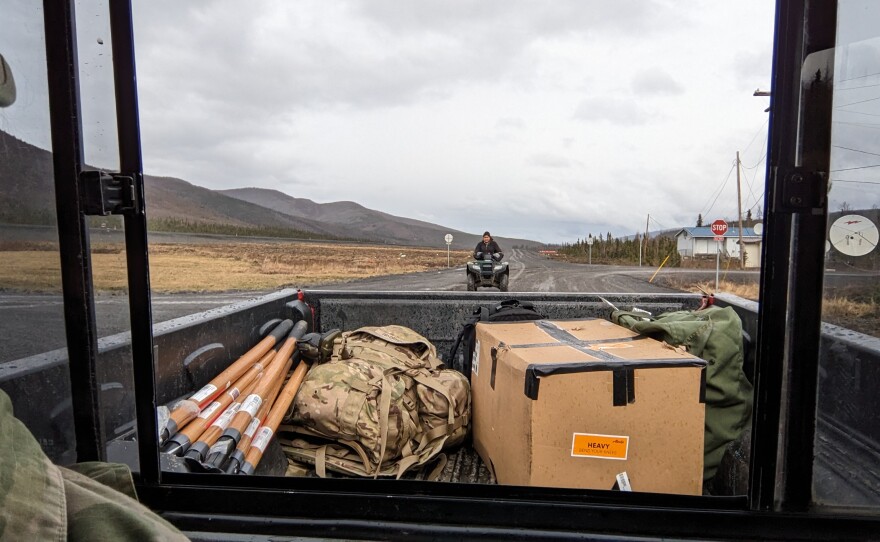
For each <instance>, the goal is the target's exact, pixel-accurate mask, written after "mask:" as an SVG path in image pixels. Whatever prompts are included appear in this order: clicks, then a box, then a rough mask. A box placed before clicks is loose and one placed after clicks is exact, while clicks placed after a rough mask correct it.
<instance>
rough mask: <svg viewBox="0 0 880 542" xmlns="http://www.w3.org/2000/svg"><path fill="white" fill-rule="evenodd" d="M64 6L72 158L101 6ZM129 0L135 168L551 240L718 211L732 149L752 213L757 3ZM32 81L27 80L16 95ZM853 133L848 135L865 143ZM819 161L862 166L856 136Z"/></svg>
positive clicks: (762, 68) (102, 28)
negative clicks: (136, 103) (72, 14)
mask: <svg viewBox="0 0 880 542" xmlns="http://www.w3.org/2000/svg"><path fill="white" fill-rule="evenodd" d="M12 1H13V2H14V3H16V4H19V5H20V6H23V7H20V8H19V9H18V11H19V12H20V16H21V18H22V21H23V23H25V24H13V25H12V29H11V34H8V35H10V36H11V38H8V39H10V40H11V41H13V42H15V41H16V40H18V42H19V43H21V42H24V41H27V40H28V39H31V40H33V37H32V34H33V33H34V28H33V24H36V23H32V24H31V28H30V29H29V27H28V24H27V23H28V22H29V19H33V18H34V17H36V16H37V15H39V17H41V14H40V13H39V11H35V10H34V8H32V7H30V6H28V4H32V3H30V2H26V1H24V0H12ZM849 3H850V4H853V3H855V2H849ZM15 9H16V8H13V14H15V13H16V11H15ZM77 9H78V13H77V23H78V25H79V27H80V39H79V55H80V68H81V73H82V75H83V78H84V85H83V98H82V100H83V112H84V128H85V133H86V141H87V145H86V156H87V159H88V161H89V162H90V163H93V164H96V165H99V166H104V167H108V168H112V167H115V163H116V158H115V153H116V146H115V144H114V142H113V139H114V137H115V125H114V121H113V116H112V107H108V105H109V104H112V83H111V82H110V79H109V78H110V70H109V67H110V66H109V61H110V60H109V55H110V39H109V30H107V28H106V17H105V16H104V13H105V12H106V0H90V1H81V2H77ZM134 9H135V40H136V52H137V70H138V87H139V100H140V112H141V131H142V141H143V153H144V168H145V171H146V172H147V173H149V174H155V175H167V176H174V177H179V178H182V179H185V180H187V181H189V182H192V183H194V184H197V185H200V186H205V187H208V188H217V189H224V188H236V187H246V186H256V187H263V188H272V189H276V190H280V191H282V192H285V193H287V194H289V195H291V196H295V197H302V198H309V199H312V200H314V201H317V202H321V203H323V202H330V201H339V200H350V201H355V202H358V203H360V204H362V205H364V206H366V207H369V208H372V209H377V210H380V211H384V212H387V213H391V214H395V215H400V216H406V217H409V218H416V219H421V220H426V221H429V222H434V223H439V224H443V225H446V226H449V227H451V228H455V229H460V230H465V231H468V232H471V233H478V232H482V231H483V230H484V229H490V230H491V231H492V232H493V233H494V234H496V235H500V236H505V237H522V238H529V239H534V240H540V241H545V242H563V241H574V240H576V239H578V238H583V237H585V236H586V235H587V234H588V233H592V234H594V235H596V234H602V235H604V234H605V232H609V231H610V232H611V233H612V235H616V236H617V235H631V234H633V233H635V232H636V231H643V230H644V229H645V226H646V221H647V219H648V216H649V215H650V217H651V221H650V229H651V230H657V229H662V228H674V227H680V226H692V225H694V223H695V221H696V219H697V215H698V214H702V215H703V217H704V219H705V220H706V221H707V222H711V221H712V220H714V219H716V218H725V219H729V220H734V219H735V218H736V214H737V200H736V173H735V170H734V167H733V166H734V160H735V157H736V152H737V151H740V152H741V158H742V163H743V170H742V194H743V212H744V213H745V211H746V210H747V209H752V212H753V213H754V214H757V213H758V211H759V210H760V208H761V207H763V202H762V197H763V192H764V188H763V186H764V168H765V162H764V158H765V153H766V137H767V117H768V115H767V113H765V112H764V109H765V108H766V107H767V106H768V104H769V99H768V98H762V97H754V96H753V95H752V94H753V92H754V91H755V89H757V88H761V89H763V90H769V87H770V72H771V54H772V38H773V35H772V34H773V16H774V13H773V2H770V1H769V0H742V1H739V2H718V1H717V0H705V1H693V0H687V1H685V0H680V1H679V0H656V1H653V0H616V1H613V2H611V1H606V0H570V1H564V0H553V1H550V0H545V1H521V0H480V1H468V2H465V1H459V0H435V1H401V0H364V1H356V0H349V1H340V0H315V1H300V0H297V1H282V0H279V1H259V2H253V1H250V2H245V1H241V0H239V1H231V0H229V1H225V0H217V1H192V2H179V1H176V0H175V1H171V0H161V1H156V0H150V1H146V0H135V2H134ZM99 14H100V16H99ZM860 20H861V18H860V17H858V16H856V17H854V18H852V20H851V21H850V22H849V23H848V24H851V25H854V26H856V27H857V26H858V24H859V21H860ZM873 20H875V21H876V19H873ZM842 21H843V23H847V19H846V18H842ZM37 23H39V24H41V20H40V19H37ZM843 23H842V24H843ZM873 33H876V32H873ZM868 37H872V35H871V36H865V37H862V38H861V39H867V38H868ZM3 44H4V42H3V38H2V35H0V46H3ZM875 44H876V41H870V42H868V44H867V45H864V44H862V47H861V48H860V49H858V50H855V49H854V51H855V52H854V53H853V54H852V58H850V59H849V60H850V61H851V62H854V63H858V62H857V61H856V60H857V59H858V58H862V57H864V58H868V59H873V60H872V62H873V68H874V72H878V71H880V69H876V68H878V66H877V53H878V49H877V48H876V46H875ZM10 63H12V60H11V59H10ZM37 65H38V63H37ZM852 69H856V68H852ZM852 69H851V70H852ZM858 69H861V70H862V71H861V72H858V75H865V74H868V73H870V72H865V70H864V66H862V65H859V67H858ZM24 71H27V70H24ZM39 78H40V75H39V73H38V71H36V72H34V74H33V75H30V74H28V75H26V76H25V77H23V78H22V79H23V80H24V81H23V83H22V84H21V85H20V86H23V88H24V92H25V94H26V95H27V94H28V93H29V92H31V93H32V96H31V97H28V96H26V97H25V100H27V101H29V102H30V103H31V104H33V103H34V102H37V105H39V102H40V100H41V98H40V97H33V96H38V94H39V85H40V81H39ZM42 78H43V80H44V79H45V74H44V73H43V75H42ZM858 81H859V83H860V84H863V83H866V82H868V83H880V77H878V76H876V73H875V75H874V76H873V79H872V78H870V77H868V78H861V79H859V80H858ZM42 84H43V85H45V82H44V81H43V82H42ZM874 94H876V91H874ZM836 98H837V96H836ZM875 104H876V102H875V103H874V104H871V103H869V104H868V105H867V106H861V108H859V107H855V106H852V107H849V109H850V110H853V109H854V108H855V109H858V110H859V113H858V114H859V115H863V116H862V117H861V121H862V122H864V121H865V120H866V119H870V117H866V116H864V115H865V114H866V113H865V112H866V111H867V113H868V114H871V111H874V110H876V111H877V113H880V110H877V106H876V105H875ZM13 107H21V106H19V105H16V106H13ZM25 107H26V106H25ZM865 107H869V108H870V107H873V109H865ZM34 109H39V107H35V108H34ZM13 113H14V111H13V109H12V108H10V110H8V113H4V115H7V117H5V118H0V128H2V129H4V130H7V131H11V132H13V133H14V134H16V135H17V136H18V137H21V138H22V139H25V140H28V141H30V142H33V143H36V144H40V145H41V146H45V144H46V143H47V140H48V136H47V134H46V132H45V128H40V127H39V126H41V125H40V122H43V119H42V118H41V116H40V115H41V114H39V113H31V114H25V113H22V112H19V113H18V114H17V115H13ZM42 115H43V117H44V116H45V113H42ZM34 119H37V121H38V122H37V123H36V125H35V124H34ZM875 120H876V119H875ZM46 122H47V121H46ZM35 126H37V127H35ZM876 131H877V130H873V132H876ZM872 137H874V139H876V135H873V136H872ZM863 139H864V138H863V137H855V138H854V140H853V141H850V142H848V143H847V145H848V146H849V145H851V148H857V149H858V150H860V151H866V150H867V151H870V152H875V153H876V152H880V150H877V148H876V146H874V147H871V148H865V146H864V144H863V143H859V142H858V141H859V140H863ZM859 145H861V146H859ZM838 150H840V149H838ZM846 152H849V153H850V155H853V154H854V153H853V151H846ZM835 157H836V159H838V160H844V161H848V162H847V163H857V164H859V165H863V164H864V163H867V162H864V160H865V159H866V158H867V159H868V160H869V161H871V162H870V163H877V162H876V160H877V158H876V156H875V157H873V158H872V157H871V156H870V153H865V152H862V153H859V154H857V155H855V156H849V157H846V156H843V155H839V154H837V155H835ZM856 158H860V159H861V160H862V161H861V162H857V161H856V162H851V161H852V160H855V159H856ZM872 160H873V161H872ZM847 173H848V174H852V175H853V176H851V177H850V180H852V179H857V180H858V179H864V178H868V177H867V176H869V175H873V178H874V179H876V178H877V176H878V175H877V171H876V170H874V171H871V170H870V169H868V170H867V171H863V170H852V171H847ZM856 174H858V175H863V176H862V177H855V176H854V175H856ZM852 186H856V185H852V184H851V185H850V187H852ZM859 186H862V185H859ZM873 194H874V195H873V196H872V197H873V204H874V205H876V203H877V199H878V198H877V196H876V191H874V192H873ZM842 197H843V198H846V197H847V195H843V196H842ZM849 197H850V199H851V200H853V201H854V200H857V199H858V198H859V196H858V194H856V193H854V192H849ZM870 199H871V198H869V200H870ZM832 200H835V198H832ZM836 200H837V202H838V204H839V202H840V201H842V199H841V198H836ZM853 201H849V202H848V203H849V205H851V206H857V205H855V204H854V203H853ZM863 201H864V200H863ZM148 203H149V202H148Z"/></svg>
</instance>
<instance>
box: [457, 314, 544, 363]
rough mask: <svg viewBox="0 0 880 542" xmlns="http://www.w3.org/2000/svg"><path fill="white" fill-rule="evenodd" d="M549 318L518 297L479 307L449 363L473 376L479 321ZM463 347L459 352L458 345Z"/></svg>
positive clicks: (468, 320) (458, 340) (461, 335)
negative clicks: (460, 352)
mask: <svg viewBox="0 0 880 542" xmlns="http://www.w3.org/2000/svg"><path fill="white" fill-rule="evenodd" d="M545 318H547V317H546V316H544V315H543V314H541V313H539V312H538V311H536V310H535V307H534V305H532V304H531V303H528V302H522V301H519V300H517V299H508V300H506V301H502V302H501V303H498V304H497V305H494V306H492V307H477V308H476V309H474V314H473V316H471V317H470V318H468V319H467V321H466V322H465V324H464V327H463V328H462V330H461V332H460V333H459V334H458V337H456V338H455V344H453V345H452V350H451V351H450V352H449V357H448V358H447V365H449V366H450V367H452V368H453V369H455V370H456V371H459V372H461V373H462V374H464V375H465V376H466V377H467V378H468V380H470V378H471V364H472V362H473V359H474V343H475V342H476V335H477V331H476V325H477V322H518V321H521V320H543V319H545ZM459 346H461V347H462V355H461V356H460V357H458V356H457V354H458V347H459Z"/></svg>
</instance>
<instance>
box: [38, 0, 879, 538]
mask: <svg viewBox="0 0 880 542" xmlns="http://www.w3.org/2000/svg"><path fill="white" fill-rule="evenodd" d="M109 9H110V23H111V32H112V41H113V65H114V77H115V89H116V108H117V119H118V120H117V122H118V126H117V129H118V137H119V151H120V168H121V170H122V172H123V173H124V174H125V175H129V176H131V177H132V178H133V179H135V187H136V193H137V198H136V199H137V201H138V205H137V206H136V209H135V210H134V212H131V213H129V214H126V215H125V230H126V254H127V261H128V277H129V296H130V313H131V325H132V330H131V331H132V352H133V362H134V382H135V390H136V392H135V402H136V412H137V418H138V421H137V427H138V434H139V435H140V437H139V439H138V449H139V463H140V472H139V473H138V474H137V476H136V482H137V488H138V493H139V496H140V498H141V500H142V501H143V502H144V503H145V504H147V505H148V506H150V507H151V508H153V509H155V510H157V511H158V512H160V513H161V514H162V515H163V516H164V517H165V518H166V519H168V520H170V521H171V522H172V523H174V524H176V525H177V526H178V527H180V528H182V529H184V530H189V531H193V532H196V531H199V532H214V533H224V532H225V533H249V534H259V535H290V534H291V533H293V532H295V533H296V534H297V535H299V536H322V537H323V536H327V535H328V534H332V535H333V536H340V537H341V536H348V537H371V536H379V537H387V536H389V533H398V535H402V534H403V533H407V534H409V535H412V536H415V537H424V538H430V537H437V536H442V537H452V536H455V537H461V538H483V537H494V538H499V537H500V538H506V537H509V538H518V539H549V538H566V537H568V536H573V535H576V534H578V535H583V534H584V533H594V534H596V538H605V537H611V536H620V535H629V536H647V537H675V538H691V537H699V538H706V537H712V538H722V539H723V538H743V537H745V538H789V537H795V538H805V539H840V538H858V537H860V536H864V533H868V532H880V519H878V517H876V516H870V515H866V516H855V515H842V514H833V513H828V512H818V513H816V512H809V504H810V502H809V501H810V495H811V493H810V491H809V490H810V488H811V484H812V461H813V457H812V456H813V454H812V453H804V450H812V446H813V438H814V435H815V427H816V409H815V403H816V383H817V378H818V375H817V367H818V355H819V347H818V340H819V339H818V337H819V333H818V330H819V325H820V323H819V320H820V311H819V310H813V309H815V308H816V307H818V306H819V305H820V303H821V287H819V288H818V289H817V290H815V289H813V288H814V286H815V284H816V283H817V281H818V284H820V285H821V281H822V258H821V255H822V251H823V244H824V219H825V216H824V215H822V216H819V217H816V216H814V215H812V214H811V213H810V212H800V211H797V210H795V211H791V210H787V209H786V206H785V202H783V201H782V199H781V198H782V197H783V194H785V193H786V183H789V182H791V174H792V173H793V172H794V170H795V161H794V159H793V157H794V156H795V153H796V150H797V141H798V132H797V130H798V126H799V124H798V122H799V119H800V118H801V117H800V115H801V114H802V111H801V107H802V106H803V104H802V96H801V93H800V67H801V63H802V61H803V59H804V58H805V56H806V54H809V53H810V52H811V51H814V50H820V49H822V48H826V47H827V40H828V39H829V38H830V40H831V45H830V46H831V47H833V46H834V29H833V25H827V21H828V20H829V19H828V17H829V14H830V15H831V16H832V20H833V17H835V16H836V9H837V3H836V2H835V1H830V2H829V1H819V0H812V1H807V2H799V1H796V0H779V1H778V3H777V11H776V17H777V19H776V30H775V33H776V42H775V47H774V61H773V66H774V68H773V74H774V75H773V82H772V91H771V92H772V99H771V121H770V136H769V137H770V142H771V146H770V149H771V150H770V155H769V158H768V166H767V167H768V176H767V178H768V179H769V180H768V190H767V196H766V200H765V208H766V209H767V224H766V235H765V253H764V255H763V261H764V262H765V263H764V267H763V268H762V275H761V291H762V298H761V299H762V302H761V309H760V313H759V330H760V334H759V338H758V360H757V362H756V371H755V374H756V392H755V393H756V395H755V397H756V402H755V413H754V420H753V422H754V425H753V427H754V430H753V431H754V433H753V436H754V439H755V441H754V444H753V451H752V452H753V453H752V458H753V459H752V464H751V473H752V474H751V483H750V494H749V496H748V497H692V496H678V495H655V494H639V493H621V492H603V491H584V490H565V489H553V488H524V487H510V486H476V485H465V484H430V485H428V484H426V483H424V482H413V481H387V480H344V479H334V480H315V479H290V478H263V477H230V476H223V475H210V474H209V475H204V474H198V475H196V474H177V473H165V472H162V471H161V469H160V458H159V453H158V438H157V436H156V424H157V420H156V406H157V401H156V386H155V374H154V370H153V366H154V353H153V346H152V345H153V335H152V314H151V304H150V287H149V261H148V247H147V232H146V215H145V202H144V198H143V196H144V189H143V165H142V158H141V147H140V134H139V125H138V104H137V89H136V70H135V60H134V35H133V29H132V12H131V3H130V0H114V1H112V2H109ZM44 13H45V21H46V41H47V43H46V46H47V58H48V60H47V64H48V70H49V81H50V89H51V90H50V105H51V119H52V138H53V139H52V141H53V151H54V153H55V158H54V160H55V185H56V200H57V206H58V213H59V215H58V216H59V235H60V238H61V243H60V248H61V253H62V270H63V280H64V284H63V287H64V301H65V316H66V329H67V339H68V348H69V352H70V373H71V386H72V392H73V397H74V402H73V404H74V413H75V423H76V439H77V452H78V457H79V459H80V460H87V459H105V458H106V452H105V448H106V443H105V442H103V441H102V436H101V435H103V431H102V430H101V427H100V424H101V421H100V420H101V418H100V412H101V405H100V401H99V396H98V394H97V389H98V384H97V382H96V376H95V375H96V370H95V365H96V359H97V346H96V340H97V339H96V325H95V314H94V298H93V286H92V284H91V279H90V272H89V250H88V234H87V231H85V226H84V220H83V215H82V213H81V212H80V209H81V195H80V194H79V193H78V192H77V188H76V187H77V186H78V183H77V176H78V173H79V171H80V170H81V168H82V165H83V159H82V157H83V155H82V126H81V122H80V111H79V94H78V83H79V75H78V70H77V62H76V45H75V44H76V40H75V18H74V0H62V1H55V2H53V1H51V0H44ZM823 17H824V19H823ZM822 21H825V23H824V24H820V23H821V22H822ZM828 26H831V27H832V28H831V29H830V35H829V34H828V32H827V30H828V28H827V27H828ZM828 115H829V117H830V110H829V111H828ZM816 167H819V168H821V164H818V165H816ZM826 171H827V162H826ZM816 189H817V190H821V186H819V187H816ZM820 222H821V224H822V232H821V235H820V236H819V237H816V235H815V234H816V232H817V231H818V230H817V228H818V224H819V223H820ZM795 241H797V242H795ZM792 256H793V257H792ZM76 262H81V263H80V264H79V265H78V264H76ZM781 292H784V293H782V294H780V293H781ZM817 292H819V294H818V295H817ZM807 294H809V295H807ZM793 359H797V360H798V363H796V364H795V363H792V362H791V361H792V360H793ZM767 360H781V361H778V362H771V361H767ZM783 386H786V387H787V389H788V390H789V393H788V394H785V393H783V391H782V390H783ZM792 412H798V413H799V416H788V417H786V413H792ZM781 423H782V426H783V427H784V429H785V430H784V432H783V434H781V435H780V431H779V427H780V424H781ZM777 458H780V459H779V460H777Z"/></svg>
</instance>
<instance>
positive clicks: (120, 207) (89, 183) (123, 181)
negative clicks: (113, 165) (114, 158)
mask: <svg viewBox="0 0 880 542" xmlns="http://www.w3.org/2000/svg"><path fill="white" fill-rule="evenodd" d="M79 183H80V193H81V194H82V205H83V207H82V208H83V214H85V215H88V216H107V215H124V214H134V213H135V212H136V210H137V191H136V190H135V185H134V176H132V175H124V174H121V173H107V172H105V171H81V172H80V174H79Z"/></svg>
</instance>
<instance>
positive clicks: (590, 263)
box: [587, 233, 593, 265]
mask: <svg viewBox="0 0 880 542" xmlns="http://www.w3.org/2000/svg"><path fill="white" fill-rule="evenodd" d="M587 246H588V247H590V259H589V265H593V234H592V233H591V234H589V235H588V236H587Z"/></svg>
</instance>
